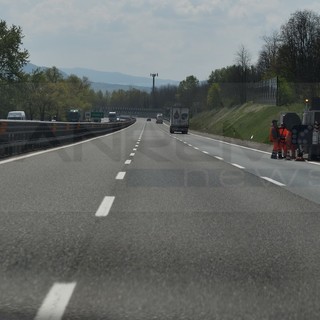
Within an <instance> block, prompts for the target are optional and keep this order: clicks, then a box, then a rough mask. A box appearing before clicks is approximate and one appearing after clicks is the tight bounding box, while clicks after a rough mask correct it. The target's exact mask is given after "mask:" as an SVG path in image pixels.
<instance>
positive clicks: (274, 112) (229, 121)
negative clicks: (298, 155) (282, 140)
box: [190, 102, 304, 143]
mask: <svg viewBox="0 0 320 320" xmlns="http://www.w3.org/2000/svg"><path fill="white" fill-rule="evenodd" d="M303 111H304V105H303V104H294V105H290V106H280V107H279V106H270V105H262V104H255V103H252V102H249V103H246V104H244V105H241V106H237V107H233V108H222V109H219V110H212V111H206V112H202V113H200V114H198V115H196V116H194V117H192V118H191V119H190V129H191V130H197V131H200V132H205V133H211V134H216V135H220V136H226V137H233V138H237V139H241V140H252V141H256V142H260V143H269V128H270V125H271V121H272V120H273V119H276V120H278V121H280V116H281V113H284V112H296V113H297V114H299V116H300V117H301V118H302V114H303ZM279 125H280V123H279Z"/></svg>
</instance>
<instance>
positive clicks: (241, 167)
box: [230, 162, 245, 169]
mask: <svg viewBox="0 0 320 320" xmlns="http://www.w3.org/2000/svg"><path fill="white" fill-rule="evenodd" d="M230 164H231V165H233V166H234V167H237V168H239V169H245V167H243V166H240V165H239V164H236V163H231V162H230Z"/></svg>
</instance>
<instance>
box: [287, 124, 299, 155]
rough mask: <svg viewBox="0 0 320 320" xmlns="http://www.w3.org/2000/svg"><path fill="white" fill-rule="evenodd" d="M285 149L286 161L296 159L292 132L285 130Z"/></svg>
mask: <svg viewBox="0 0 320 320" xmlns="http://www.w3.org/2000/svg"><path fill="white" fill-rule="evenodd" d="M286 148H287V153H286V155H285V157H286V159H287V160H291V159H296V149H297V148H296V146H295V145H294V144H293V143H292V132H291V131H290V130H287V135H286Z"/></svg>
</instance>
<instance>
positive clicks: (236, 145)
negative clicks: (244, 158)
mask: <svg viewBox="0 0 320 320" xmlns="http://www.w3.org/2000/svg"><path fill="white" fill-rule="evenodd" d="M189 134H190V135H191V136H196V137H200V138H203V139H207V140H212V141H216V142H219V143H223V144H228V145H230V146H234V147H239V148H242V149H247V150H252V151H257V152H261V153H264V154H270V152H267V151H262V150H259V149H255V148H250V147H245V146H241V145H239V144H235V143H230V142H226V141H222V140H218V139H214V138H210V137H205V136H202V135H200V134H195V133H191V132H190V133H189Z"/></svg>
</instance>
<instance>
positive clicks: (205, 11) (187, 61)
mask: <svg viewBox="0 0 320 320" xmlns="http://www.w3.org/2000/svg"><path fill="white" fill-rule="evenodd" d="M304 9H308V10H312V11H314V12H316V13H318V14H320V1H319V0H304V1H297V0H268V1H266V0H261V1H260V0H90V1H88V0H0V12H1V15H0V19H2V20H5V21H6V22H7V23H8V24H9V25H12V24H14V25H18V26H20V27H21V28H22V30H23V34H24V36H25V37H24V39H23V47H24V48H26V49H27V50H28V51H29V53H30V62H31V63H34V64H37V65H40V66H47V67H51V66H56V67H70V68H71V67H83V68H90V69H95V70H100V71H116V72H122V73H127V74H131V75H136V76H149V75H150V73H158V74H159V78H162V79H172V80H178V81H181V80H183V79H185V78H186V77H187V76H189V75H194V76H196V77H197V78H198V79H199V80H206V79H207V78H208V76H209V75H210V73H211V71H212V70H215V69H219V68H222V67H226V66H229V65H232V64H234V63H235V59H236V52H237V51H238V50H239V48H240V46H241V45H243V46H244V47H245V48H246V49H247V50H248V51H249V53H250V55H251V58H252V59H251V62H252V63H255V62H256V61H257V57H258V54H259V51H260V50H261V48H262V45H263V39H262V37H263V36H265V35H271V34H272V32H273V31H275V30H280V27H281V25H283V24H284V23H286V22H287V21H288V19H289V18H290V15H291V14H292V13H294V12H295V11H297V10H304Z"/></svg>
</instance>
